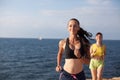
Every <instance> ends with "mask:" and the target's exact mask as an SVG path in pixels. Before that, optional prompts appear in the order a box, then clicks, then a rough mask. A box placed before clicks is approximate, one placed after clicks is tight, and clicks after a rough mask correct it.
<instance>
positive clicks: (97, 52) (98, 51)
mask: <svg viewBox="0 0 120 80" xmlns="http://www.w3.org/2000/svg"><path fill="white" fill-rule="evenodd" d="M92 50H93V51H95V53H94V56H103V55H104V52H105V45H102V46H101V47H99V46H97V45H96V44H95V43H94V44H93V45H92Z"/></svg>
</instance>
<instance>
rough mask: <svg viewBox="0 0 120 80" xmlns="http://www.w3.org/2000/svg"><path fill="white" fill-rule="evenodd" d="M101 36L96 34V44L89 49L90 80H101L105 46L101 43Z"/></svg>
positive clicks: (99, 33)
mask: <svg viewBox="0 0 120 80" xmlns="http://www.w3.org/2000/svg"><path fill="white" fill-rule="evenodd" d="M102 39H103V35H102V33H101V32H98V33H97V34H96V43H94V44H92V46H91V47H90V54H91V61H90V66H89V68H90V70H91V74H92V80H102V72H103V67H104V57H105V54H106V46H105V45H104V44H103V43H102Z"/></svg>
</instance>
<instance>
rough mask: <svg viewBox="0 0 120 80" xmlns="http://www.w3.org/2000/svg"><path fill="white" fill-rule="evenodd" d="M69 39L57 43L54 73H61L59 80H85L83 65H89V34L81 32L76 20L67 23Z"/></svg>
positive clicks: (90, 35)
mask: <svg viewBox="0 0 120 80" xmlns="http://www.w3.org/2000/svg"><path fill="white" fill-rule="evenodd" d="M67 28H68V31H69V37H68V38H67V39H63V40H60V41H59V50H58V55H57V66H56V71H57V72H59V71H61V70H62V71H61V74H60V77H59V80H85V75H84V71H83V66H82V65H83V63H89V59H87V58H86V57H87V56H88V52H89V44H90V43H89V40H88V39H89V38H90V37H92V34H91V33H88V32H87V31H85V30H83V29H82V28H81V27H80V23H79V21H78V20H77V19H75V18H72V19H70V20H69V22H68V27H67ZM63 53H64V54H65V64H64V66H63V69H62V66H61V61H62V55H63Z"/></svg>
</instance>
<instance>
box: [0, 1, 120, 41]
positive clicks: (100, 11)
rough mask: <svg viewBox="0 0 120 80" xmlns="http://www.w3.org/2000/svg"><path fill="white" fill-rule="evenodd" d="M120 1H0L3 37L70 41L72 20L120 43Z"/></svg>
mask: <svg viewBox="0 0 120 80" xmlns="http://www.w3.org/2000/svg"><path fill="white" fill-rule="evenodd" d="M119 4H120V0H0V37H1V38H39V37H42V38H66V37H68V36H69V32H68V30H67V23H68V21H69V20H70V19H71V18H76V19H78V20H79V21H80V26H81V27H82V28H83V29H85V30H86V31H88V32H91V33H92V34H93V38H94V37H95V34H96V33H97V32H102V33H103V38H104V39H109V40H120V36H119V35H120V5H119Z"/></svg>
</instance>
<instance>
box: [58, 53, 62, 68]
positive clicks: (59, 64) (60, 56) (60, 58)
mask: <svg viewBox="0 0 120 80" xmlns="http://www.w3.org/2000/svg"><path fill="white" fill-rule="evenodd" d="M61 61H62V55H61V54H58V56H57V66H61Z"/></svg>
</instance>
